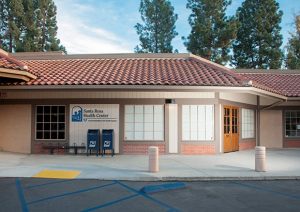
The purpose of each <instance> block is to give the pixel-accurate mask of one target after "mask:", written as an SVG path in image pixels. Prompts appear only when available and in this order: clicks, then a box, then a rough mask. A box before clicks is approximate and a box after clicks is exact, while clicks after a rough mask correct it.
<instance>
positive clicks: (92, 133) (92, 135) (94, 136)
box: [86, 129, 100, 156]
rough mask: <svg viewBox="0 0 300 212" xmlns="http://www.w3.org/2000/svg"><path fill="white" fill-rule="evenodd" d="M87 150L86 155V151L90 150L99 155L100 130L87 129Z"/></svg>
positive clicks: (89, 151)
mask: <svg viewBox="0 0 300 212" xmlns="http://www.w3.org/2000/svg"><path fill="white" fill-rule="evenodd" d="M86 147H87V151H86V155H88V153H90V154H91V153H92V151H93V150H94V151H96V155H97V156H98V155H99V151H100V130H98V129H89V130H88V132H87V145H86Z"/></svg>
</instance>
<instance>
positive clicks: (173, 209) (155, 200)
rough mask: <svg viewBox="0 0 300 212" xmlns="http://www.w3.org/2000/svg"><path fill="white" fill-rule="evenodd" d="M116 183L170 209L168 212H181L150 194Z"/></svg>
mask: <svg viewBox="0 0 300 212" xmlns="http://www.w3.org/2000/svg"><path fill="white" fill-rule="evenodd" d="M115 182H116V183H118V184H119V185H120V186H122V187H124V188H126V189H127V190H129V191H132V192H135V193H136V194H139V195H141V196H143V197H144V198H145V199H148V200H151V201H152V202H155V203H156V204H158V205H159V206H161V207H163V208H166V209H168V211H179V210H178V209H176V208H173V207H171V206H170V205H168V204H166V203H164V202H161V201H160V200H157V199H155V198H154V197H151V196H149V195H148V194H145V193H143V192H140V191H138V190H136V189H134V188H132V187H130V186H128V185H126V184H124V183H121V182H120V181H118V180H116V181H115Z"/></svg>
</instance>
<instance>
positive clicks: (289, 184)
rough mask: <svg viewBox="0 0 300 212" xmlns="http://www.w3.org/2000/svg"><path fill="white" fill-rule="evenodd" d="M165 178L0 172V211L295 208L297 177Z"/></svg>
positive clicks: (299, 190)
mask: <svg viewBox="0 0 300 212" xmlns="http://www.w3.org/2000/svg"><path fill="white" fill-rule="evenodd" d="M183 183H184V185H185V187H183V188H179V189H175V190H157V191H158V192H156V193H145V192H143V191H141V188H143V187H145V186H149V185H150V186H151V185H165V184H172V183H171V182H130V181H116V180H113V181H100V180H78V179H74V180H62V179H43V178H40V179H39V178H0V192H1V195H0V205H1V207H0V211H43V212H47V211H107V210H109V211H272V212H273V211H297V212H298V211H300V181H298V180H277V181H197V182H183Z"/></svg>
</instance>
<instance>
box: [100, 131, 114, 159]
mask: <svg viewBox="0 0 300 212" xmlns="http://www.w3.org/2000/svg"><path fill="white" fill-rule="evenodd" d="M106 150H110V151H111V155H112V156H113V155H114V153H115V150H114V130H113V129H103V130H102V142H101V153H102V156H103V155H104V154H105V151H106Z"/></svg>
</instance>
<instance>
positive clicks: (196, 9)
mask: <svg viewBox="0 0 300 212" xmlns="http://www.w3.org/2000/svg"><path fill="white" fill-rule="evenodd" d="M230 4H231V1H230V0H213V1H212V0H188V3H187V5H186V7H187V8H188V9H191V10H192V13H191V15H190V16H189V23H190V25H191V28H192V29H191V32H190V35H189V36H188V37H187V38H184V37H183V40H184V45H185V46H186V47H187V50H188V51H190V52H192V53H193V54H196V55H199V56H201V57H204V58H206V59H208V60H211V61H214V62H217V63H222V64H226V62H228V60H229V59H230V56H229V52H230V48H231V45H232V42H233V39H234V38H235V36H236V27H237V26H236V21H235V19H234V17H227V16H226V8H227V6H229V5H230Z"/></svg>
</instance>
